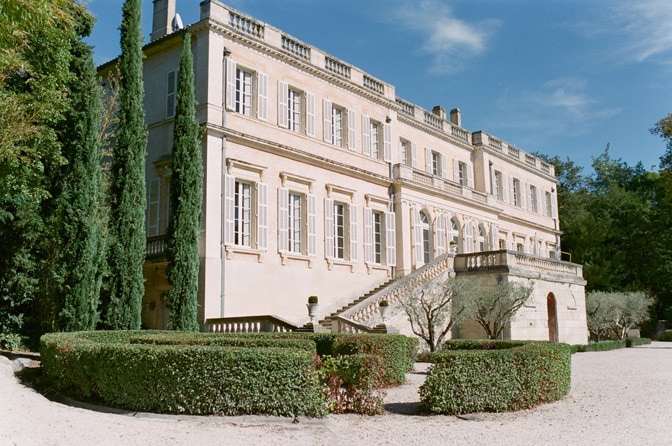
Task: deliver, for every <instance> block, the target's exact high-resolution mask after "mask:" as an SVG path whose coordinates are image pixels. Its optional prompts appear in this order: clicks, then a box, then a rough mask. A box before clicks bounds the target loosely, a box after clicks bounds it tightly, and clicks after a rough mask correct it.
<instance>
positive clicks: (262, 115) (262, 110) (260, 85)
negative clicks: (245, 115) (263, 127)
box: [257, 73, 268, 121]
mask: <svg viewBox="0 0 672 446" xmlns="http://www.w3.org/2000/svg"><path fill="white" fill-rule="evenodd" d="M257 90H258V91H257V93H258V94H257V118H259V120H260V121H268V76H267V75H265V74H264V73H257Z"/></svg>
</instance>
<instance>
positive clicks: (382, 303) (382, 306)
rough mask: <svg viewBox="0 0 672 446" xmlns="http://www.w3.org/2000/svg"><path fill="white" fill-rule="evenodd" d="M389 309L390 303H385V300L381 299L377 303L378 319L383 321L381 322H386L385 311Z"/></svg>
mask: <svg viewBox="0 0 672 446" xmlns="http://www.w3.org/2000/svg"><path fill="white" fill-rule="evenodd" d="M389 308H390V303H389V302H388V301H387V299H382V300H381V301H380V302H378V311H380V318H381V319H382V320H383V322H385V321H387V311H388V310H389Z"/></svg>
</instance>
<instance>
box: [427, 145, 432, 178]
mask: <svg viewBox="0 0 672 446" xmlns="http://www.w3.org/2000/svg"><path fill="white" fill-rule="evenodd" d="M425 172H427V173H428V174H430V175H432V174H433V173H434V172H433V169H432V149H430V148H429V147H425Z"/></svg>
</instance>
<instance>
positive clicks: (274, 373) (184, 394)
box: [40, 332, 325, 416]
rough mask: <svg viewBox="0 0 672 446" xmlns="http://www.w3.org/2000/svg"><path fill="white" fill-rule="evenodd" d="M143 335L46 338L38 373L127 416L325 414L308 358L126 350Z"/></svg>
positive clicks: (254, 352)
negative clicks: (124, 411)
mask: <svg viewBox="0 0 672 446" xmlns="http://www.w3.org/2000/svg"><path fill="white" fill-rule="evenodd" d="M144 335H145V333H143V332H79V333H52V334H47V335H44V336H43V337H42V339H41V348H40V353H41V359H42V367H43V370H44V373H45V377H46V378H47V380H48V381H49V382H50V383H51V384H52V385H53V386H54V387H55V388H56V390H59V391H62V392H64V393H67V394H70V395H72V396H74V397H75V398H80V399H94V400H98V401H102V402H104V403H105V404H108V405H111V406H116V407H121V408H124V409H128V410H135V411H146V412H157V413H184V414H224V415H238V414H268V415H281V416H298V415H307V416H319V415H323V414H324V413H325V408H324V400H323V393H322V384H321V382H320V380H319V376H318V372H317V369H316V367H315V364H314V352H309V351H306V350H305V349H298V348H277V347H275V348H246V347H229V346H219V345H212V344H211V345H156V344H155V345H152V344H132V343H130V339H131V337H134V336H136V340H137V339H139V338H138V336H140V337H142V336H144Z"/></svg>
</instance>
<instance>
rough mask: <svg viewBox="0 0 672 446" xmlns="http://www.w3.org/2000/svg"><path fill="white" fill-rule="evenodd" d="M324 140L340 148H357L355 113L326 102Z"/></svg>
mask: <svg viewBox="0 0 672 446" xmlns="http://www.w3.org/2000/svg"><path fill="white" fill-rule="evenodd" d="M324 140H325V141H326V142H328V143H330V144H334V145H336V146H338V147H345V145H346V142H347V145H348V147H349V148H350V149H351V150H354V148H355V112H354V111H353V110H346V109H345V108H344V107H341V106H338V105H335V104H333V103H332V102H331V101H329V100H326V99H325V100H324Z"/></svg>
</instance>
